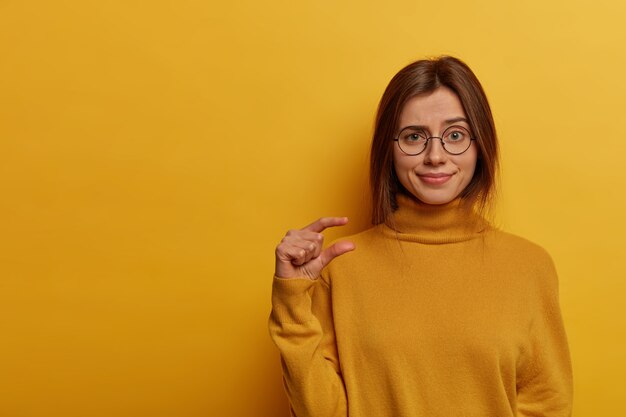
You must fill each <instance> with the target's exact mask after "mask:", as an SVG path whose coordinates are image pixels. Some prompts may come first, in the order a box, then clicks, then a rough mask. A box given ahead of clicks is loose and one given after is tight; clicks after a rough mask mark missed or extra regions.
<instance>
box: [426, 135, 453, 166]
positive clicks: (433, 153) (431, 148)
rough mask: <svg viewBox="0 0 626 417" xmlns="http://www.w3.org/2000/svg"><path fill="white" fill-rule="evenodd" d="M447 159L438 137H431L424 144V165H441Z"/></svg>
mask: <svg viewBox="0 0 626 417" xmlns="http://www.w3.org/2000/svg"><path fill="white" fill-rule="evenodd" d="M447 158H448V153H447V152H446V151H445V150H444V149H443V140H441V139H440V138H438V137H431V138H430V139H429V140H428V143H426V150H425V151H424V163H425V164H426V165H443V164H445V163H446V160H447Z"/></svg>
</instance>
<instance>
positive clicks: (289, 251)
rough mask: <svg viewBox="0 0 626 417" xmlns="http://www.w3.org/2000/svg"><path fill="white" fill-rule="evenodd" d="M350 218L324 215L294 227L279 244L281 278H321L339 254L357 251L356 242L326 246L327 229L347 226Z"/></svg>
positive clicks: (278, 273) (278, 268)
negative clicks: (325, 233)
mask: <svg viewBox="0 0 626 417" xmlns="http://www.w3.org/2000/svg"><path fill="white" fill-rule="evenodd" d="M346 223H348V218H347V217H322V218H320V219H318V220H316V221H314V222H313V223H311V224H310V225H308V226H306V227H303V228H302V229H298V230H290V231H288V232H287V234H286V235H285V237H284V238H283V239H282V240H281V241H280V243H279V244H278V246H277V247H276V271H275V273H274V274H275V275H276V276H277V277H279V278H309V279H317V278H318V277H319V275H320V273H321V272H322V269H324V268H325V267H326V265H328V264H329V263H330V262H331V261H332V260H333V259H335V258H336V257H337V256H341V255H343V254H344V253H346V252H350V251H351V250H354V248H355V246H354V243H352V242H349V241H341V242H337V243H335V244H334V245H331V246H329V247H328V248H326V249H322V248H323V245H324V236H323V235H322V233H321V232H323V231H324V230H325V229H326V228H328V227H335V226H343V225H345V224H346Z"/></svg>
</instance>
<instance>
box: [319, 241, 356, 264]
mask: <svg viewBox="0 0 626 417" xmlns="http://www.w3.org/2000/svg"><path fill="white" fill-rule="evenodd" d="M355 248H356V246H355V245H354V243H352V242H350V241H347V240H343V241H341V242H337V243H335V244H333V245H331V246H329V247H327V248H326V249H324V250H323V251H322V253H321V254H320V261H322V268H325V267H326V266H327V265H328V264H329V263H330V262H331V261H332V260H333V259H335V258H336V257H338V256H341V255H343V254H344V253H346V252H350V251H353V250H354V249H355Z"/></svg>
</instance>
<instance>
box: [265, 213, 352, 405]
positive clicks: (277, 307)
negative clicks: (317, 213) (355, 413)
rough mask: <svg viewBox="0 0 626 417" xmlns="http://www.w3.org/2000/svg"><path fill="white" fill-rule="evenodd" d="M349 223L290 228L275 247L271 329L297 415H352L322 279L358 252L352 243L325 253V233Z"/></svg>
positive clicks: (337, 220)
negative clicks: (333, 264) (332, 266)
mask: <svg viewBox="0 0 626 417" xmlns="http://www.w3.org/2000/svg"><path fill="white" fill-rule="evenodd" d="M347 221H348V219H347V218H345V217H325V218H321V219H319V220H317V221H315V222H313V223H311V224H310V225H308V226H306V227H304V228H303V229H300V230H290V231H289V232H287V235H286V236H285V237H284V238H283V239H282V240H281V242H280V244H279V245H278V246H277V247H276V272H275V274H274V282H273V287H272V314H271V315H270V320H269V329H270V335H271V337H272V339H273V340H274V343H276V346H277V347H278V349H279V350H280V354H281V359H282V366H283V379H284V382H285V388H286V390H287V395H288V397H289V401H290V403H291V412H292V415H293V416H297V417H307V416H314V417H346V416H347V415H348V412H347V400H346V393H345V388H344V384H343V380H342V378H341V375H340V367H339V360H338V355H337V347H336V342H335V330H334V326H333V313H332V303H331V293H330V285H329V281H328V280H327V279H325V278H319V277H320V275H321V274H322V270H323V269H324V268H325V267H326V265H328V264H329V263H330V262H331V261H332V260H333V259H334V258H336V257H337V256H341V255H343V254H344V253H346V252H349V251H351V250H353V249H354V244H353V243H351V242H337V243H335V244H333V245H331V246H330V247H328V248H326V249H323V250H322V245H323V236H322V234H321V232H322V231H323V230H324V229H326V228H327V227H333V226H342V225H344V224H346V222H347Z"/></svg>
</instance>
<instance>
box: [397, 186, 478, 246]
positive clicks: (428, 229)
mask: <svg viewBox="0 0 626 417" xmlns="http://www.w3.org/2000/svg"><path fill="white" fill-rule="evenodd" d="M397 202H398V209H397V210H396V211H395V212H394V213H393V215H391V216H390V218H389V219H387V221H386V222H385V225H386V226H387V227H386V228H385V233H386V234H389V235H391V236H392V237H394V238H397V239H400V240H407V241H411V242H420V243H431V244H441V243H453V242H461V241H464V240H469V239H474V238H477V237H480V236H481V235H482V233H483V232H484V231H485V230H487V229H488V228H489V224H488V223H487V221H486V220H484V219H483V218H482V217H481V216H479V215H478V214H477V213H476V212H475V211H474V210H473V208H472V207H471V206H469V205H467V204H464V202H463V201H462V200H461V199H460V198H457V199H455V200H453V201H451V202H450V203H447V204H442V205H430V204H424V203H421V202H419V201H417V200H415V199H414V198H411V197H408V196H406V195H403V194H398V195H397Z"/></svg>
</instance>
